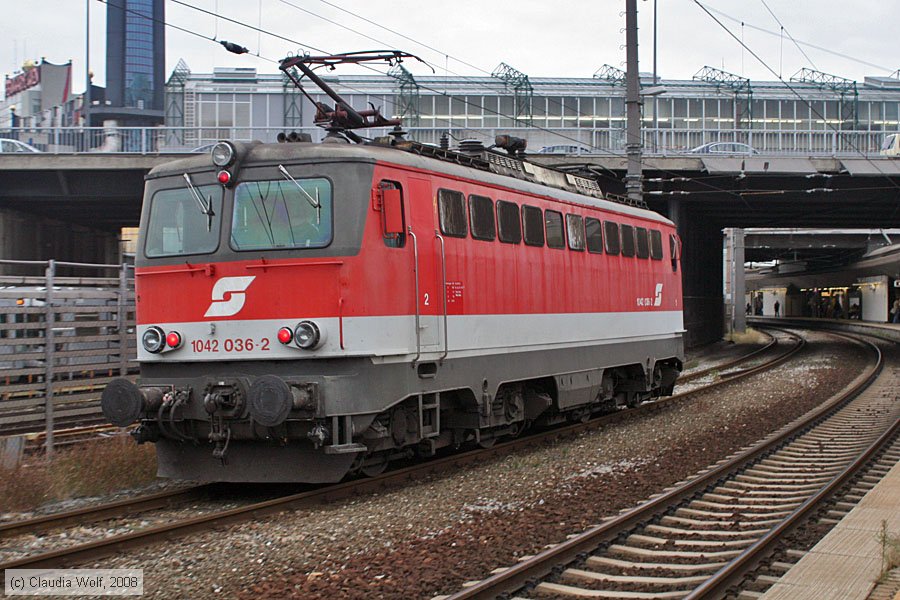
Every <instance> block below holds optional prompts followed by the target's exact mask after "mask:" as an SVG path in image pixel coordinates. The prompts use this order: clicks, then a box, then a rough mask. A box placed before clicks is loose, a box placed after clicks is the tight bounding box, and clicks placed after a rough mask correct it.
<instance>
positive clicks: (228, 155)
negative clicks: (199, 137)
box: [210, 142, 234, 167]
mask: <svg viewBox="0 0 900 600" xmlns="http://www.w3.org/2000/svg"><path fill="white" fill-rule="evenodd" d="M210 154H211V155H212V161H213V164H214V165H216V166H217V167H227V166H228V165H230V164H231V163H232V162H234V146H232V145H231V144H229V143H228V142H219V143H218V144H216V145H215V146H213V148H212V151H211V152H210Z"/></svg>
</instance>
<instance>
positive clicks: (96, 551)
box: [0, 330, 805, 570]
mask: <svg viewBox="0 0 900 600" xmlns="http://www.w3.org/2000/svg"><path fill="white" fill-rule="evenodd" d="M779 331H780V334H781V335H782V336H783V337H786V338H788V339H790V340H792V341H793V343H790V344H782V345H781V346H782V347H784V348H785V351H784V352H782V353H781V354H778V355H776V356H773V357H770V358H769V359H768V360H767V361H765V362H763V363H762V364H759V365H756V366H754V367H753V368H748V369H744V370H742V371H741V372H740V373H737V374H733V375H730V376H727V377H721V378H719V379H718V380H717V381H715V382H712V383H710V384H708V385H705V386H703V387H700V388H694V389H691V390H690V391H688V392H684V393H680V394H676V395H674V396H671V397H668V398H662V399H659V400H656V401H653V402H647V403H644V404H642V405H640V406H638V407H637V408H634V409H630V410H623V411H619V412H615V413H610V414H606V415H603V416H600V417H598V418H595V419H592V420H590V421H588V422H587V423H576V424H573V425H569V426H565V427H561V428H557V429H554V430H551V431H545V432H538V433H536V434H534V435H531V436H528V437H527V438H525V437H523V438H520V439H515V440H511V441H507V442H503V443H498V444H497V445H495V446H493V447H492V448H489V449H478V450H472V451H468V452H463V453H460V454H454V455H451V456H447V457H445V458H439V459H435V460H431V461H428V462H425V463H422V464H418V465H415V466H411V467H405V468H401V469H397V470H393V471H390V472H388V473H385V474H383V475H380V476H377V477H373V478H368V479H363V480H356V481H348V482H344V483H339V484H336V485H330V486H325V487H321V488H317V489H311V490H307V491H303V492H301V493H297V494H290V495H285V496H282V497H278V498H273V499H269V500H266V501H263V502H254V503H248V504H246V505H244V506H239V507H235V508H231V509H229V510H224V511H210V512H208V513H207V514H203V515H199V516H196V517H193V518H190V519H186V520H181V521H177V522H170V523H165V524H161V525H154V526H150V527H144V528H141V529H139V530H136V531H131V532H129V533H125V534H121V535H115V536H110V537H107V538H105V539H100V540H96V541H93V542H88V543H83V544H77V545H74V546H70V547H68V548H59V549H55V550H51V551H47V552H42V553H39V554H32V555H29V556H24V557H21V558H17V559H14V560H10V561H7V562H5V563H0V570H3V569H9V568H50V567H58V566H63V565H68V564H74V563H77V562H83V561H87V560H91V559H96V558H99V557H102V556H105V555H108V554H111V553H114V552H117V551H121V550H125V549H129V548H135V547H139V546H144V545H148V544H152V543H155V542H157V541H161V540H168V539H172V538H174V537H178V536H183V535H187V534H190V533H193V532H197V531H204V530H208V529H209V528H212V527H217V526H221V525H227V524H232V523H238V522H241V521H246V520H251V519H254V518H258V517H262V516H265V515H270V514H274V513H278V512H282V511H286V510H293V509H297V508H300V507H304V506H310V505H315V504H320V503H323V502H331V501H334V500H337V499H340V498H346V497H351V496H354V495H358V494H362V493H368V492H371V491H377V490H380V489H383V488H385V487H389V486H394V485H402V484H405V483H408V482H409V481H410V480H414V479H422V478H425V477H427V476H430V475H432V474H433V473H435V472H439V471H441V470H444V469H451V468H456V467H459V466H464V465H467V464H471V463H480V462H483V461H484V460H485V459H486V458H488V457H490V456H502V455H506V454H510V453H514V452H517V451H520V450H522V449H523V448H524V447H528V446H535V445H540V444H542V443H546V442H547V441H549V440H554V439H565V438H570V437H575V436H577V435H579V434H581V433H583V432H585V431H590V430H593V429H597V428H600V427H604V426H607V425H609V424H611V423H614V422H619V421H623V420H626V419H633V418H639V417H640V416H641V415H643V414H647V413H650V412H654V411H659V410H663V409H665V408H666V407H667V406H670V405H672V404H673V403H677V402H683V401H686V400H688V399H689V398H691V397H692V396H694V395H697V394H700V393H702V392H706V391H709V390H710V389H712V388H715V387H717V386H721V385H725V384H729V383H733V382H734V381H735V380H738V379H741V378H743V377H748V376H750V375H753V374H758V373H761V372H764V371H765V370H767V369H771V368H774V367H775V366H777V365H779V364H781V363H783V362H784V361H786V360H787V359H788V358H790V357H791V356H793V355H794V354H796V353H797V352H799V351H800V350H801V349H802V348H803V347H804V344H805V340H803V338H802V337H801V336H799V335H797V334H795V333H791V332H788V331H783V330H779ZM748 358H750V356H747V357H744V359H745V360H747V359H748ZM753 358H757V359H758V358H759V357H758V355H757V354H756V353H754V354H753ZM208 491H209V486H198V487H196V488H189V489H187V490H182V491H173V492H171V493H169V492H166V493H161V494H156V495H154V496H153V497H146V498H135V499H131V500H123V501H120V502H116V503H113V504H110V505H104V506H98V507H95V508H89V509H82V510H79V511H73V512H71V513H60V514H59V515H49V516H46V517H40V518H38V519H33V520H30V521H23V522H18V523H7V524H5V525H2V526H0V539H2V538H6V539H11V538H14V537H15V536H17V535H22V534H23V533H25V532H27V533H34V532H35V531H50V530H53V529H58V528H60V527H65V526H68V525H72V524H78V525H84V524H86V523H90V522H96V521H102V520H107V519H112V518H123V517H125V516H128V515H134V514H138V513H145V512H146V511H149V510H156V509H159V508H169V507H171V506H172V505H174V504H177V503H181V502H187V501H192V500H195V499H199V498H202V497H203V496H204V495H206V494H207V493H208Z"/></svg>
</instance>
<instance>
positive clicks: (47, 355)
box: [0, 260, 137, 452]
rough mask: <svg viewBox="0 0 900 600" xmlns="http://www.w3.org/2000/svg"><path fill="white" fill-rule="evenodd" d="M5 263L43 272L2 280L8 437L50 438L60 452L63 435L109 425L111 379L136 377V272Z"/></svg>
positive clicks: (0, 349)
mask: <svg viewBox="0 0 900 600" xmlns="http://www.w3.org/2000/svg"><path fill="white" fill-rule="evenodd" d="M0 264H6V265H18V267H17V268H19V269H22V268H25V267H27V268H30V269H33V270H34V271H35V272H36V274H35V275H20V276H10V275H6V276H0V436H10V435H18V434H23V433H28V432H35V431H44V432H45V436H46V441H45V443H46V448H47V451H48V452H52V449H53V444H54V441H53V434H54V431H55V430H56V429H60V428H63V427H71V426H74V425H81V424H86V423H97V422H99V421H100V420H101V418H102V417H101V414H100V393H101V392H102V391H103V388H104V387H105V386H106V384H107V383H108V382H109V381H110V380H111V379H113V378H114V377H121V376H129V377H134V378H136V373H137V364H136V362H135V360H134V359H135V357H136V343H135V339H134V272H133V270H132V268H131V266H130V265H126V264H122V265H97V264H84V263H68V262H58V261H52V260H51V261H10V260H2V261H0ZM40 271H43V272H42V273H40ZM37 273H40V274H37ZM59 273H66V275H65V276H60V275H59ZM70 273H71V275H69V274H70ZM79 273H85V274H88V275H90V276H80V275H79ZM96 274H100V275H99V276H95V275H96Z"/></svg>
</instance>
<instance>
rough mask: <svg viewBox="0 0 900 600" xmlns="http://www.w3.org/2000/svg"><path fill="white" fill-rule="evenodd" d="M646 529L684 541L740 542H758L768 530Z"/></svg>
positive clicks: (662, 526)
mask: <svg viewBox="0 0 900 600" xmlns="http://www.w3.org/2000/svg"><path fill="white" fill-rule="evenodd" d="M644 529H646V530H647V531H651V532H653V533H663V534H666V535H670V536H681V537H682V538H683V539H693V538H697V539H715V538H723V539H740V540H756V539H757V538H759V537H760V536H762V535H765V533H766V532H767V531H769V530H768V529H745V530H741V531H734V530H724V531H723V530H715V529H710V530H706V531H698V530H696V529H683V528H680V527H669V526H666V525H655V524H651V525H647V526H646V527H645V528H644Z"/></svg>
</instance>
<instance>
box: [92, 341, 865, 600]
mask: <svg viewBox="0 0 900 600" xmlns="http://www.w3.org/2000/svg"><path fill="white" fill-rule="evenodd" d="M809 341H810V343H809V344H808V346H807V348H806V349H805V350H804V351H803V352H802V354H801V358H799V359H795V360H792V361H791V362H789V363H788V364H787V365H783V366H781V367H779V368H778V369H776V370H774V371H771V372H768V373H765V374H763V375H761V376H756V377H753V378H751V379H750V380H748V381H747V382H742V383H735V384H731V385H728V386H726V387H724V388H719V389H718V390H716V391H712V392H710V393H707V394H704V395H703V397H700V398H697V399H694V400H690V401H688V402H684V403H681V404H679V405H677V406H675V407H673V408H669V409H666V410H663V411H661V412H659V413H656V414H654V415H652V416H650V417H648V418H644V419H641V420H626V421H625V422H622V423H618V424H615V425H612V426H609V427H607V428H605V429H602V430H599V431H595V432H591V433H589V434H584V435H582V436H580V437H579V438H578V439H576V440H573V441H567V442H560V443H556V444H554V445H552V446H547V447H544V448H540V449H536V450H531V451H528V452H526V453H523V454H520V455H516V456H509V457H506V458H502V459H495V460H490V461H488V462H486V464H484V465H482V466H480V467H475V468H472V467H469V468H466V469H464V470H459V471H457V472H455V473H450V474H443V475H441V476H435V477H432V478H431V479H429V480H426V481H423V482H417V483H414V484H410V485H408V486H406V487H403V488H399V489H396V490H390V491H385V492H383V493H380V494H372V495H368V496H364V497H360V498H357V499H354V500H348V501H341V502H336V503H334V504H332V505H326V506H323V507H316V508H309V509H302V510H297V511H293V512H291V513H286V514H281V515H277V516H274V517H271V518H268V519H264V520H261V521H257V522H251V523H245V524H241V525H236V526H233V527H229V528H223V529H221V530H216V531H210V532H208V533H204V534H201V535H195V536H191V537H190V538H186V539H183V540H175V541H172V542H170V543H167V544H165V545H160V546H154V547H149V548H145V549H141V550H136V551H132V552H129V553H128V554H127V555H120V556H116V557H112V558H109V559H106V560H103V561H100V562H97V563H96V564H94V565H83V566H98V567H101V566H102V567H103V568H117V567H120V568H126V567H127V568H144V576H145V582H144V590H145V596H146V597H148V598H166V599H168V598H171V597H191V598H215V597H233V596H241V597H245V598H248V599H249V598H254V599H256V598H258V597H294V598H398V599H399V598H403V599H408V598H429V597H431V596H433V595H435V594H438V593H448V592H451V591H453V590H455V589H456V588H458V587H459V585H460V584H461V583H462V582H464V581H467V580H471V579H480V578H483V577H485V576H487V575H488V574H489V572H490V570H492V569H494V568H497V567H501V566H506V565H509V564H511V563H513V562H515V561H516V560H517V559H518V558H519V557H521V556H523V555H526V554H533V553H535V552H537V551H540V550H541V549H542V548H543V547H544V546H545V545H547V544H550V543H554V542H559V541H561V540H563V539H565V536H566V535H567V534H571V533H576V532H580V531H582V530H583V529H584V528H586V527H588V526H589V525H592V524H595V523H598V522H599V521H600V520H601V519H602V518H603V517H606V516H609V515H612V514H615V513H616V512H617V511H619V510H621V509H624V508H628V507H631V506H633V505H634V504H636V503H637V502H639V501H641V500H643V499H645V498H646V497H648V496H649V495H651V494H653V493H656V492H659V491H661V490H662V489H663V488H664V487H666V486H669V485H671V484H673V483H675V482H677V481H680V480H682V479H684V478H686V477H689V476H690V475H692V474H693V473H696V472H697V471H698V470H700V469H702V468H704V467H706V466H708V465H709V464H711V463H714V462H716V461H717V460H719V459H721V458H722V457H724V456H726V455H728V454H730V453H731V452H733V451H734V450H736V449H738V448H741V447H743V446H746V445H747V444H749V443H751V442H754V441H756V440H758V439H760V438H762V437H764V436H765V435H766V434H768V433H770V432H771V431H773V430H774V429H777V428H778V427H779V426H781V425H783V424H784V423H786V422H789V421H790V420H792V419H794V418H796V417H797V416H799V415H801V414H803V413H805V412H806V411H808V410H809V409H810V408H812V407H814V406H816V405H817V404H819V403H820V402H822V401H823V400H825V399H826V398H827V397H828V396H830V395H831V394H833V393H834V392H836V391H837V390H839V389H840V388H842V387H843V386H845V385H846V384H847V383H849V382H850V381H851V380H852V379H853V378H854V377H855V376H856V375H858V373H859V372H860V370H861V368H862V366H863V364H864V362H865V360H866V355H865V353H864V351H863V350H862V349H861V348H859V347H858V346H855V345H851V344H849V343H847V342H843V341H836V338H834V337H832V336H828V335H826V334H818V333H814V334H809Z"/></svg>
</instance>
